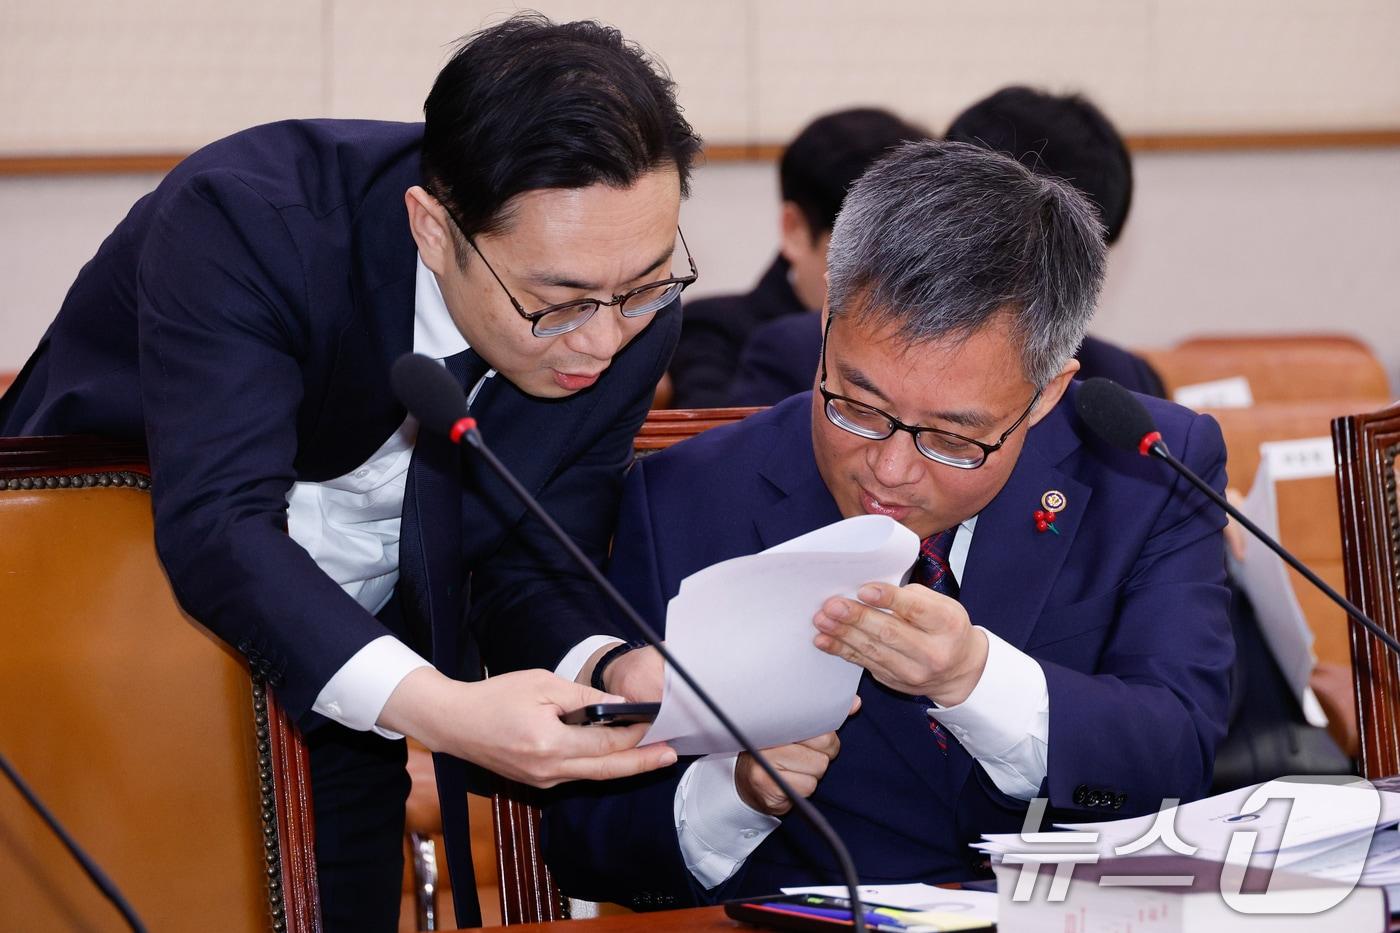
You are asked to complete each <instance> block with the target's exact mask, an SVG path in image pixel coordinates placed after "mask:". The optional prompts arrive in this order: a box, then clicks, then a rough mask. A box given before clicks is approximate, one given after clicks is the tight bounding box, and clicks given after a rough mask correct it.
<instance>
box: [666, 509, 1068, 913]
mask: <svg viewBox="0 0 1400 933" xmlns="http://www.w3.org/2000/svg"><path fill="white" fill-rule="evenodd" d="M976 525H977V516H975V515H974V516H973V517H972V518H969V519H968V520H967V521H965V522H963V523H962V525H961V526H959V530H958V533H957V535H956V536H954V538H953V546H952V548H951V549H950V550H949V553H948V569H949V570H950V571H951V572H952V574H953V578H954V579H955V580H961V579H962V578H963V571H964V569H965V568H966V566H967V555H968V551H969V549H970V548H971V547H972V533H973V529H974V528H975V527H976ZM978 627H979V628H981V626H978ZM982 631H983V632H985V633H986V636H987V664H986V667H984V668H983V670H982V677H981V678H980V679H979V680H978V681H977V685H976V686H975V687H974V688H973V690H972V693H971V694H969V695H968V697H967V699H966V700H964V701H963V702H962V703H959V704H958V705H957V706H948V707H940V706H934V707H932V708H930V709H929V710H928V715H929V716H930V717H931V718H934V719H937V720H938V721H939V722H940V723H942V724H943V725H944V726H945V727H946V728H947V729H948V731H950V732H952V733H953V735H954V736H955V737H956V738H957V740H958V741H959V742H961V743H962V746H963V748H965V749H967V751H968V753H969V754H970V755H972V757H973V758H975V759H976V760H977V762H978V764H980V765H981V766H982V768H983V769H984V770H985V771H986V772H987V775H988V777H990V778H991V779H992V781H993V783H995V784H996V786H997V787H998V788H999V789H1000V790H1001V791H1002V793H1004V794H1006V795H1008V796H1010V797H1014V798H1016V799H1018V800H1030V799H1031V798H1032V797H1034V796H1035V794H1036V791H1038V790H1039V789H1040V785H1041V782H1042V781H1044V779H1045V774H1046V746H1047V745H1048V743H1049V738H1050V692H1049V689H1048V688H1047V686H1046V683H1045V672H1044V671H1043V670H1042V669H1041V667H1040V665H1039V664H1038V663H1037V662H1036V661H1035V659H1034V658H1032V657H1030V656H1029V655H1027V654H1025V653H1024V652H1022V651H1019V650H1017V649H1016V648H1013V647H1012V646H1011V645H1009V644H1007V643H1006V642H1005V641H1003V640H1002V639H1000V638H998V637H997V636H996V635H995V634H993V633H992V632H989V631H987V630H986V629H982ZM920 738H924V737H922V736H921V737H920ZM928 739H929V741H932V737H928ZM737 760H738V756H737V755H709V756H706V757H705V758H702V759H700V760H699V761H697V762H695V763H694V764H692V765H691V766H690V767H689V768H687V769H686V772H685V774H683V775H682V776H681V782H680V785H679V786H678V787H677V788H676V796H675V799H674V802H673V805H672V815H673V817H674V819H675V823H676V834H677V838H678V839H679V841H680V847H681V855H682V857H683V858H684V859H685V865H686V868H688V869H690V873H691V874H692V875H694V876H695V879H696V880H697V881H699V882H700V883H701V884H702V885H703V886H704V887H706V888H713V887H714V886H715V885H717V884H720V883H721V882H723V881H726V880H728V879H729V877H730V876H732V875H733V874H734V872H736V871H738V870H739V867H740V866H741V865H743V864H744V860H745V859H747V858H748V857H749V855H750V854H751V853H752V852H753V850H754V849H756V848H758V846H759V844H760V843H761V842H763V840H764V839H766V838H767V837H768V834H769V833H771V832H772V831H773V830H775V829H777V828H778V826H779V824H780V821H779V820H778V819H777V818H776V817H772V816H768V815H767V814H764V813H759V812H758V811H756V810H754V809H752V808H751V807H749V806H748V805H747V804H746V803H744V801H743V800H742V799H740V797H739V792H738V790H737V789H736V788H735V786H734V767H735V764H736V762H737Z"/></svg>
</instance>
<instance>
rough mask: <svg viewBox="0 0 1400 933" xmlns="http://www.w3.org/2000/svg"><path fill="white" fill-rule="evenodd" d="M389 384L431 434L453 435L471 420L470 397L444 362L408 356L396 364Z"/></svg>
mask: <svg viewBox="0 0 1400 933" xmlns="http://www.w3.org/2000/svg"><path fill="white" fill-rule="evenodd" d="M389 384H390V385H392V386H393V388H394V395H395V396H396V397H397V398H398V400H399V402H400V403H401V404H402V405H403V407H405V408H407V409H408V411H409V413H410V414H411V415H413V416H414V417H415V418H417V419H418V423H419V424H420V425H422V426H423V427H424V428H427V429H428V430H430V431H436V432H437V433H439V434H449V433H450V432H451V431H452V426H453V425H455V424H456V423H457V422H458V421H460V420H462V419H463V418H465V417H467V396H466V393H465V392H464V391H462V387H461V385H459V384H458V382H457V380H456V379H454V378H453V377H452V374H451V373H449V372H448V371H447V369H446V367H444V366H443V365H442V364H441V363H439V362H438V361H437V360H434V359H432V358H431V357H427V356H424V355H423V354H421V353H405V354H404V355H403V356H401V357H399V358H398V359H397V360H395V361H394V368H393V369H392V370H390V372H389Z"/></svg>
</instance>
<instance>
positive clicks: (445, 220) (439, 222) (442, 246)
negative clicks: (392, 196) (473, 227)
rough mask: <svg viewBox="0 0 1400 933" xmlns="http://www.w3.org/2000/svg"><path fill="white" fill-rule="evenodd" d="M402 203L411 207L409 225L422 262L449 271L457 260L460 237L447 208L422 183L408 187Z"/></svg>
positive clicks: (435, 270)
mask: <svg viewBox="0 0 1400 933" xmlns="http://www.w3.org/2000/svg"><path fill="white" fill-rule="evenodd" d="M403 203H404V206H405V207H406V208H408V229H409V232H411V233H412V234H413V242H415V243H417V244H418V254H419V255H420V256H422V257H423V265H425V266H427V267H428V268H429V269H431V270H432V271H433V272H435V273H437V274H438V275H446V274H447V271H448V270H449V269H451V268H453V267H455V266H456V265H457V262H458V259H457V237H456V236H455V235H454V233H453V226H452V218H450V217H448V216H447V208H445V207H443V206H442V202H441V201H439V200H438V199H437V198H435V197H433V196H432V195H431V194H429V193H428V192H427V191H426V190H425V189H424V188H423V187H422V186H421V185H414V186H413V187H412V188H409V189H408V190H407V191H405V192H404V193H403Z"/></svg>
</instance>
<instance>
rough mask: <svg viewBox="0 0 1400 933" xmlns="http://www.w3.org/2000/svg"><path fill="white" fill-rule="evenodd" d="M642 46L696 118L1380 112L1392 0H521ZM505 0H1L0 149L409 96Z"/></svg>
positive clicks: (393, 114) (762, 125)
mask: <svg viewBox="0 0 1400 933" xmlns="http://www.w3.org/2000/svg"><path fill="white" fill-rule="evenodd" d="M535 5H536V6H538V7H539V8H540V9H541V10H542V11H544V12H545V13H547V14H549V15H551V16H553V17H555V18H557V19H574V18H580V17H596V18H598V19H602V20H604V21H608V22H612V23H614V24H616V25H617V26H619V27H620V28H622V29H623V31H624V32H625V33H626V34H627V35H628V36H629V37H631V38H633V39H634V40H636V41H638V42H640V43H641V44H642V45H643V46H645V47H646V48H648V49H650V50H651V51H652V52H653V53H655V54H656V55H657V56H658V57H659V58H660V59H661V60H662V61H663V62H664V63H665V64H666V65H667V66H668V67H669V68H670V70H671V72H672V73H673V75H674V76H675V78H676V80H677V82H678V83H679V84H680V86H681V99H682V102H683V103H684V105H685V106H686V108H687V112H688V113H689V115H690V117H691V119H692V120H693V122H694V123H695V125H696V127H697V128H698V129H699V130H700V131H701V133H702V134H703V135H705V136H706V137H707V138H708V139H709V140H711V141H712V142H720V143H735V142H770V143H771V142H781V141H783V140H785V139H787V138H788V137H789V136H790V135H791V134H792V133H793V132H794V131H795V130H796V129H797V128H798V127H800V126H801V125H802V124H803V123H805V122H806V121H807V120H808V119H809V118H811V117H812V116H814V115H815V114H817V113H820V112H822V111H824V110H828V109H831V108H833V107H836V106H840V105H845V104H854V103H862V104H864V103H876V104H883V105H886V106H890V107H893V108H896V109H899V110H901V111H903V112H905V113H906V114H907V115H909V116H910V117H912V118H915V119H917V120H919V121H922V122H924V123H926V124H927V125H929V126H930V127H931V128H933V129H935V130H939V129H942V128H943V126H945V125H946V123H947V122H948V120H949V118H950V117H951V116H952V115H953V114H954V113H956V112H957V110H958V109H960V108H961V107H962V106H963V105H965V104H966V103H967V102H969V101H970V100H972V99H974V98H975V97H977V96H980V95H982V94H985V93H987V92H989V91H991V90H993V89H995V88H996V87H999V86H1001V85H1003V84H1006V83H1010V82H1029V83H1034V84H1039V85H1045V86H1048V87H1051V88H1054V89H1078V90H1083V91H1086V92H1088V93H1089V94H1090V95H1092V96H1093V97H1095V98H1096V99H1098V100H1099V101H1100V102H1101V103H1102V104H1103V105H1104V106H1105V108H1106V109H1107V110H1108V111H1109V112H1110V113H1111V114H1112V115H1113V116H1114V118H1115V119H1116V120H1117V121H1118V122H1119V123H1120V124H1121V125H1122V127H1123V128H1124V129H1125V130H1126V131H1129V132H1134V133H1140V132H1176V131H1193V130H1208V131H1238V130H1251V129H1254V130H1269V129H1318V128H1329V127H1330V128H1361V127H1387V126H1388V127H1394V126H1396V125H1400V54H1396V49H1397V48H1400V3H1396V2H1394V0H1230V2H1220V0H1055V2H1053V3H1046V2H1044V0H980V2H976V3H968V2H965V0H963V2H955V0H874V2H865V3H856V2H852V0H703V2H696V0H540V2H538V3H537V4H535ZM516 8H517V7H516V5H514V4H511V3H505V2H502V0H403V2H396V3H384V2H374V0H244V2H240V3H237V4H233V3H228V2H225V0H122V2H120V3H112V2H110V0H66V2H55V0H0V114H4V116H5V119H4V120H2V121H0V153H17V152H73V151H80V152H81V151H86V152H93V151H114V150H117V151H121V150H128V151H129V150H141V149H156V150H165V151H169V150H178V149H188V148H191V147H193V146H197V145H199V144H200V143H202V142H206V141H208V140H210V139H214V138H217V137H219V136H221V135H225V134H227V133H229V132H232V131H233V130H235V129H238V128H241V127H243V126H246V125H249V124H252V123H258V122H263V121H266V120H273V119H279V118H283V117H292V116H358V117H383V118H391V119H414V118H415V117H416V116H417V114H418V113H419V112H420V108H421V105H422V100H423V97H424V95H425V94H426V92H427V89H428V86H429V85H430V83H431V80H432V77H433V75H434V74H435V73H436V71H437V69H438V68H439V67H440V65H441V64H442V62H443V61H444V59H445V57H446V56H447V54H448V53H449V51H450V49H451V46H452V43H453V42H454V40H455V39H457V38H458V37H459V36H461V35H463V34H464V33H468V32H471V31H472V30H474V29H476V28H478V27H480V26H481V25H483V24H486V23H491V22H497V21H499V20H500V19H501V18H503V17H504V16H506V15H509V14H510V13H511V12H513V11H514V10H515V9H516Z"/></svg>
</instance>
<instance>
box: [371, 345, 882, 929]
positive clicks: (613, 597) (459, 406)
mask: <svg viewBox="0 0 1400 933" xmlns="http://www.w3.org/2000/svg"><path fill="white" fill-rule="evenodd" d="M429 369H432V370H435V371H436V372H434V373H429ZM439 375H440V376H442V377H443V378H441V379H440V378H438V377H439ZM444 379H445V381H444ZM392 383H393V386H394V392H395V394H396V395H397V396H398V398H399V401H401V402H402V403H403V404H404V406H405V407H406V408H407V409H408V410H409V411H410V412H411V413H413V414H414V415H415V416H416V417H417V418H418V420H419V423H420V424H421V425H422V426H424V427H426V428H430V429H432V430H435V431H438V432H440V433H444V434H447V435H448V436H449V437H451V438H452V440H453V441H454V442H460V441H462V440H465V441H466V442H467V443H468V444H469V445H471V446H472V447H473V448H474V449H475V450H476V451H477V452H478V453H479V454H480V455H481V457H482V459H484V460H485V461H486V463H487V465H488V466H490V467H491V469H492V471H493V472H495V473H496V475H497V476H499V477H500V478H501V480H502V481H503V482H504V483H505V484H506V485H507V486H509V487H510V490H511V492H513V493H515V496H516V498H518V499H519V500H520V501H521V502H522V503H524V505H525V507H526V509H528V510H529V512H530V513H531V514H532V515H534V516H535V518H537V519H539V520H540V522H541V523H542V524H543V525H544V526H545V528H546V529H548V531H549V533H550V535H552V536H553V537H554V538H555V540H557V541H558V542H559V544H560V546H562V547H563V548H564V550H565V551H566V552H567V553H568V555H569V557H570V558H571V559H572V560H573V561H574V563H576V564H578V566H579V568H580V569H582V570H583V572H584V573H585V574H587V575H588V577H589V578H590V579H591V580H592V581H593V582H594V583H596V584H597V585H598V587H599V588H600V589H601V590H602V591H603V593H604V595H606V596H607V598H608V600H609V601H610V602H611V603H612V604H613V605H615V606H617V608H618V609H619V610H621V611H622V614H623V615H624V616H626V617H627V620H628V621H629V622H631V623H632V625H633V626H635V627H636V629H637V631H639V632H641V633H642V637H643V638H645V639H646V641H647V642H648V643H649V644H650V645H652V647H654V648H656V650H657V651H658V652H660V654H661V657H662V658H663V659H664V660H665V661H666V663H667V664H669V665H670V666H671V667H672V669H673V670H675V672H676V674H677V676H679V677H680V678H681V679H682V680H684V681H685V682H686V684H687V685H688V686H689V687H690V689H691V690H693V691H695V696H696V697H697V698H698V699H699V700H700V702H701V703H703V704H705V707H706V708H707V709H708V710H709V711H710V712H711V713H713V714H714V716H715V718H716V719H718V720H719V722H720V725H722V726H724V728H725V731H727V732H728V733H729V734H730V735H732V736H733V737H734V740H735V741H737V742H738V743H739V744H740V745H742V746H743V748H744V751H746V752H748V753H749V754H750V755H752V756H753V759H754V761H755V762H757V763H758V766H759V767H760V768H762V769H763V772H764V773H765V774H767V775H768V777H769V779H770V780H772V781H773V783H774V784H775V785H776V786H777V787H778V789H779V790H781V791H782V792H783V793H784V794H786V795H787V798H788V800H790V801H792V805H793V807H794V808H795V809H796V810H797V812H798V813H800V814H802V817H803V818H804V819H806V820H807V822H808V823H809V824H811V826H812V828H813V829H815V830H816V831H817V834H818V835H820V836H821V837H822V839H823V840H824V841H825V842H826V844H827V845H828V846H829V847H830V848H831V851H832V853H833V854H834V855H835V856H836V862H837V865H838V866H839V868H840V871H841V876H842V879H843V880H844V882H845V885H846V888H847V889H848V895H849V899H850V902H851V907H850V910H851V921H852V926H853V929H854V930H855V933H865V929H866V927H865V915H864V911H863V908H862V906H861V900H860V880H859V877H858V876H857V874H856V868H855V863H854V862H853V861H852V860H851V854H850V852H849V851H848V850H847V849H846V846H845V844H844V843H843V842H842V841H841V837H840V836H838V835H837V834H836V830H834V829H832V827H831V824H830V823H828V822H827V821H826V818H825V817H823V816H822V815H821V813H820V812H818V811H817V809H816V807H814V806H812V804H811V802H810V801H808V800H807V798H805V797H803V796H801V795H800V794H798V793H797V792H796V791H795V790H793V788H792V786H791V785H790V784H788V782H787V781H786V780H785V779H784V778H783V776H782V775H781V774H779V773H778V771H777V769H776V768H774V767H773V765H772V763H771V762H769V761H768V759H767V758H766V757H765V756H764V755H763V753H761V752H760V751H759V750H758V749H757V748H755V747H754V744H753V742H751V741H750V740H749V738H748V736H746V735H745V734H744V733H743V731H742V730H740V729H739V727H738V726H737V725H735V723H734V721H733V720H732V719H730V718H729V715H728V714H727V713H725V711H724V710H723V709H721V708H720V706H719V704H717V703H716V702H715V701H714V700H713V699H712V698H711V697H710V695H709V694H708V693H707V692H705V689H704V688H703V687H701V686H700V684H699V683H697V682H696V680H695V678H694V677H693V676H691V673H690V671H688V670H686V669H685V667H684V666H682V665H681V664H679V663H678V662H677V661H676V659H675V657H674V656H673V655H672V654H671V652H670V651H669V650H667V648H666V645H665V644H664V643H663V641H662V639H661V636H660V635H658V634H657V633H656V632H655V631H654V630H653V629H652V627H651V626H650V625H648V624H647V622H646V620H644V619H643V618H642V616H641V614H640V613H638V612H637V610H636V609H634V608H632V605H631V603H629V602H627V600H626V599H625V598H624V597H623V595H622V594H621V593H619V592H618V591H617V588H616V587H614V586H613V585H612V583H611V582H610V581H609V580H608V578H607V577H605V576H603V574H602V572H601V571H600V570H599V569H598V568H597V567H595V566H594V565H593V562H592V561H591V560H589V559H588V555H586V554H584V553H583V551H582V550H580V549H579V546H578V545H577V544H576V543H575V542H574V539H573V538H571V537H569V535H568V533H567V532H565V531H564V529H563V528H560V527H559V524H558V522H556V521H555V520H554V518H553V516H551V515H550V514H549V512H547V511H546V510H545V508H544V506H542V505H540V504H539V502H538V501H537V500H536V499H535V497H534V496H533V495H531V494H530V491H529V490H528V489H526V488H525V487H524V486H523V485H521V483H520V481H519V480H518V479H516V478H515V474H514V473H513V472H511V470H510V468H509V467H507V466H506V465H505V464H504V463H502V462H501V461H500V459H499V458H497V457H496V454H495V453H494V452H493V451H492V450H491V448H490V447H488V446H487V445H486V441H485V439H484V438H483V437H482V436H481V432H480V431H479V430H478V429H477V427H476V422H475V421H474V420H473V419H472V418H471V417H470V415H468V413H467V403H466V399H465V397H464V396H463V395H462V387H461V386H460V385H458V384H457V380H456V379H454V378H452V375H451V374H450V373H448V372H447V371H446V370H444V369H443V368H442V367H441V366H439V365H438V364H437V363H436V362H434V361H433V360H432V359H430V358H428V357H425V356H422V355H421V354H416V353H411V354H405V355H404V356H402V357H400V358H399V359H398V360H397V361H396V362H395V363H394V368H393V373H392ZM401 385H402V387H403V391H401V389H400V386H401ZM415 405H421V406H422V408H421V411H420V410H419V409H418V408H415ZM430 419H431V420H430ZM468 421H469V422H471V423H470V424H464V422H468Z"/></svg>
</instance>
